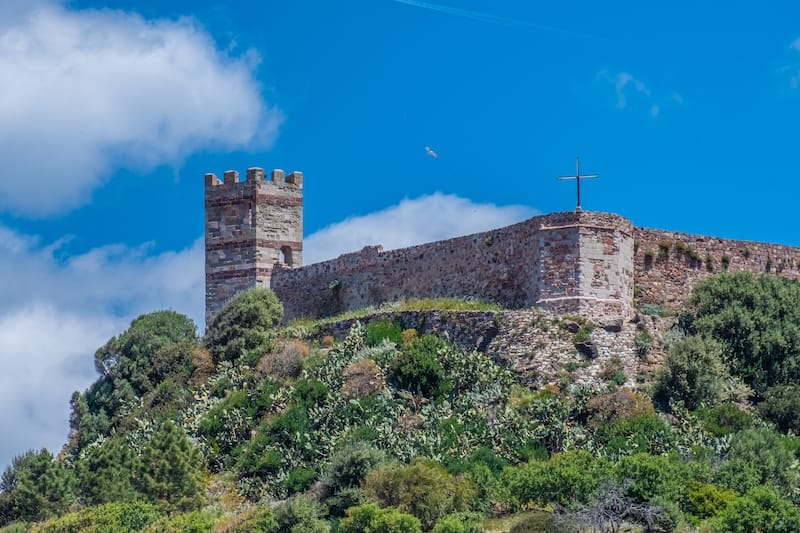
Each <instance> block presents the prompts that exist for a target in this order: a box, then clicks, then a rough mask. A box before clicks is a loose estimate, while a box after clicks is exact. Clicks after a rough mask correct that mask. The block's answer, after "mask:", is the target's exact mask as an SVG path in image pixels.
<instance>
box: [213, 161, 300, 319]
mask: <svg viewBox="0 0 800 533" xmlns="http://www.w3.org/2000/svg"><path fill="white" fill-rule="evenodd" d="M205 208H206V234H205V240H206V322H208V321H209V320H210V319H211V317H212V316H213V315H214V314H215V313H216V312H217V311H219V310H220V309H221V308H222V306H223V305H224V304H225V302H227V301H228V300H229V299H230V298H232V297H233V296H235V295H236V294H237V293H238V292H240V291H242V290H245V289H250V288H253V287H256V286H259V285H265V286H267V287H269V286H270V278H271V276H272V268H273V266H274V265H275V264H276V263H281V264H284V265H286V266H300V265H302V264H303V173H302V172H292V173H290V174H288V175H286V174H284V172H283V170H280V169H276V170H273V171H272V174H271V176H270V177H269V179H266V176H265V174H264V170H263V169H261V168H250V169H248V170H247V178H246V179H245V181H239V173H238V172H236V171H235V170H229V171H227V172H225V175H224V178H223V180H222V181H220V180H219V178H217V176H216V175H214V174H206V176H205Z"/></svg>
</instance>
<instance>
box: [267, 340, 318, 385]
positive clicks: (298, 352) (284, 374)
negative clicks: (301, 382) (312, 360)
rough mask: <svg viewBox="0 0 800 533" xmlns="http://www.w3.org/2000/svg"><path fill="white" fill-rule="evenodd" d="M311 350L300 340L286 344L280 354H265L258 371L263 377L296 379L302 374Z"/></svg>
mask: <svg viewBox="0 0 800 533" xmlns="http://www.w3.org/2000/svg"><path fill="white" fill-rule="evenodd" d="M308 354H309V348H308V345H307V344H306V343H304V342H303V341H299V340H294V339H293V340H290V341H287V342H286V343H284V345H283V347H282V348H281V350H280V351H279V352H273V353H268V354H265V355H264V356H263V357H261V360H260V361H259V362H258V367H257V368H258V371H259V372H260V373H261V374H262V375H267V376H274V377H278V378H284V379H285V378H295V377H297V376H298V375H299V374H300V369H301V368H302V367H303V360H304V359H305V358H306V357H307V356H308Z"/></svg>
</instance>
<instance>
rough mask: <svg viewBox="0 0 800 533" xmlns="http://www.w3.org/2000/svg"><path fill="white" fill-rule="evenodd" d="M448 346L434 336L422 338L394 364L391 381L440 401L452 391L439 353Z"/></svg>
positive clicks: (405, 349)
mask: <svg viewBox="0 0 800 533" xmlns="http://www.w3.org/2000/svg"><path fill="white" fill-rule="evenodd" d="M446 347H447V344H446V343H445V342H444V341H443V340H441V339H440V338H438V337H435V336H433V335H423V336H422V337H419V338H417V339H414V340H413V341H411V342H409V343H408V344H407V345H405V346H403V349H402V351H401V352H400V354H398V356H397V357H396V358H395V360H394V361H393V364H392V379H393V380H394V382H395V384H396V385H397V387H398V388H401V389H405V390H408V391H410V392H413V393H416V394H421V395H423V396H425V397H426V398H431V399H434V400H440V399H443V398H445V397H446V396H447V395H448V394H449V393H450V390H451V389H452V385H451V384H450V381H449V380H448V379H447V376H446V374H445V370H444V367H443V366H442V364H441V363H440V362H439V358H438V353H439V351H441V350H444V349H446Z"/></svg>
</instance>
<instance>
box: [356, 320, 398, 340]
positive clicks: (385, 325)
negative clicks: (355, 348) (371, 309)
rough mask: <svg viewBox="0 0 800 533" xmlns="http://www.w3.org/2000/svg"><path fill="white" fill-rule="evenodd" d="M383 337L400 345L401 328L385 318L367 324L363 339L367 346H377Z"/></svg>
mask: <svg viewBox="0 0 800 533" xmlns="http://www.w3.org/2000/svg"><path fill="white" fill-rule="evenodd" d="M384 339H388V340H390V341H392V342H393V343H395V344H397V345H400V344H401V343H402V341H403V328H402V327H400V325H398V324H396V323H394V322H392V321H391V320H387V319H385V318H384V319H381V320H375V321H373V322H370V323H369V324H367V336H366V339H365V340H366V343H367V346H377V345H379V344H380V343H382V342H383V340H384Z"/></svg>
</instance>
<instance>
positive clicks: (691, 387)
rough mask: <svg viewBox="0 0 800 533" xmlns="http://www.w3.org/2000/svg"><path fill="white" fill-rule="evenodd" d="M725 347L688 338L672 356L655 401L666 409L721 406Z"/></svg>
mask: <svg viewBox="0 0 800 533" xmlns="http://www.w3.org/2000/svg"><path fill="white" fill-rule="evenodd" d="M725 375H726V369H725V366H724V365H723V363H722V345H721V344H719V343H718V342H716V341H713V340H710V339H705V338H702V337H699V336H690V337H684V338H682V339H680V340H679V341H678V342H676V343H675V344H674V345H673V346H672V348H671V349H670V351H669V353H668V354H667V361H666V364H665V365H664V367H663V368H662V370H661V372H660V373H659V376H658V378H657V382H656V388H655V394H654V398H655V399H656V401H657V402H658V403H660V404H661V405H662V406H664V407H668V406H669V403H670V402H671V401H682V402H683V405H684V406H685V407H686V408H687V409H690V410H694V409H697V408H698V407H702V406H712V405H714V404H716V403H718V402H719V401H720V400H721V399H722V397H723V393H724V385H725V384H724V376H725Z"/></svg>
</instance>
